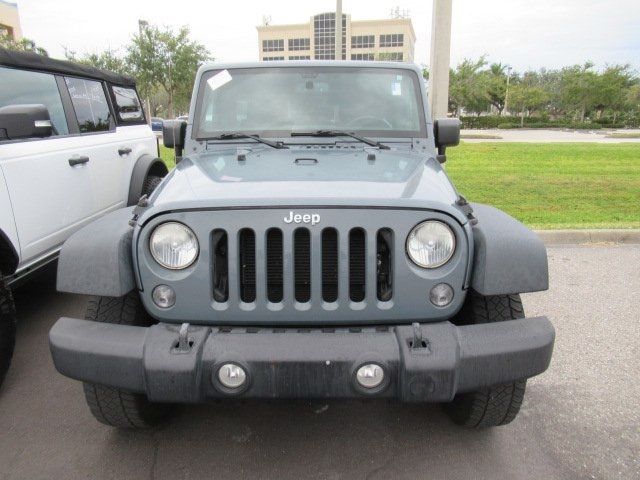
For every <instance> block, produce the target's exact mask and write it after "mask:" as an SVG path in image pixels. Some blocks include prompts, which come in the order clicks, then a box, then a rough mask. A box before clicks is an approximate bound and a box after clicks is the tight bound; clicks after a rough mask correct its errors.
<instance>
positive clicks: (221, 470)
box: [0, 245, 640, 480]
mask: <svg viewBox="0 0 640 480" xmlns="http://www.w3.org/2000/svg"><path fill="white" fill-rule="evenodd" d="M549 259H550V270H551V289H550V291H548V292H545V293H537V294H529V295H525V296H524V301H525V308H526V311H527V314H528V315H530V316H534V315H543V314H546V315H548V316H549V317H551V319H552V320H553V322H554V324H555V326H556V330H557V339H556V350H555V353H554V358H553V360H552V365H551V367H550V370H549V371H548V372H546V373H545V374H543V375H542V376H540V377H537V378H535V379H533V380H531V381H530V382H529V384H528V387H527V389H528V391H527V396H526V398H525V403H524V406H523V410H522V411H521V413H520V416H519V417H518V418H517V419H516V420H515V422H514V423H512V424H511V425H509V426H506V427H502V428H497V429H493V430H488V431H466V430H462V429H460V428H459V427H457V426H455V425H453V424H452V423H450V421H449V420H448V419H447V417H445V416H444V414H443V413H441V411H440V409H439V407H438V406H435V405H427V406H422V405H400V404H397V403H389V402H386V401H384V402H380V401H373V402H361V401H350V402H339V401H334V402H329V403H325V402H303V401H301V402H267V403H260V402H253V401H251V402H248V401H233V402H220V403H212V404H208V405H200V406H190V407H185V408H182V409H181V411H180V413H179V414H178V415H177V416H176V417H175V418H174V419H173V420H172V421H170V422H169V423H167V424H166V425H164V426H163V427H161V428H159V429H156V430H151V431H144V432H127V431H117V430H113V429H111V428H108V427H106V426H104V425H101V424H99V423H97V422H96V421H94V419H93V417H91V415H90V414H89V411H88V409H87V408H86V407H85V405H84V400H83V396H82V388H81V386H80V384H79V383H77V382H74V381H72V380H68V379H66V378H64V377H62V376H60V375H58V374H57V373H56V372H55V370H54V368H53V365H52V363H51V359H50V356H49V350H48V345H47V332H48V330H49V328H50V327H51V325H52V324H53V322H54V321H55V320H56V319H57V318H58V317H59V316H61V315H67V316H74V315H82V314H83V309H84V304H85V299H84V298H82V297H79V296H73V295H63V294H58V293H56V292H55V289H54V284H53V280H52V278H51V275H49V276H43V277H42V278H40V279H38V280H37V281H34V282H32V283H30V284H28V285H25V286H24V287H22V288H21V289H19V290H18V291H17V295H16V297H17V302H18V309H19V312H20V317H21V323H20V325H19V332H18V333H19V336H18V346H17V351H16V354H15V357H14V364H13V366H12V369H11V371H10V372H9V375H8V377H7V380H6V382H5V384H4V386H3V387H2V390H1V391H0V479H3V480H4V479H41V478H42V479H44V478H47V479H49V478H60V479H80V478H93V479H101V478H114V479H115V478H117V479H128V478H135V479H140V478H152V479H155V478H157V479H164V478H172V479H182V478H184V479H200V478H216V479H218V478H274V479H285V478H317V479H325V478H326V479H343V478H344V479H351V478H366V479H389V478H394V479H395V478H429V479H438V478H447V479H457V478H460V479H471V478H473V479H475V478H478V479H484V478H486V479H495V478H499V479H502V478H504V479H514V478H516V479H521V478H527V479H528V478H536V479H538V478H545V479H547V478H557V479H565V478H567V479H569V478H571V479H572V478H606V479H609V478H621V479H629V478H640V380H638V373H639V372H640V335H639V334H640V322H639V320H640V313H639V311H640V300H639V299H640V271H639V269H638V266H639V265H640V245H634V246H607V245H600V246H589V247H566V246H564V247H552V248H550V249H549Z"/></svg>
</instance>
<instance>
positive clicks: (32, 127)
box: [0, 104, 53, 140]
mask: <svg viewBox="0 0 640 480" xmlns="http://www.w3.org/2000/svg"><path fill="white" fill-rule="evenodd" d="M52 133H53V125H52V123H51V117H50V116H49V110H47V107H45V106H44V105H39V104H38V105H8V106H6V107H2V108H0V139H6V140H18V139H21V138H33V137H39V138H44V137H50V136H51V134H52Z"/></svg>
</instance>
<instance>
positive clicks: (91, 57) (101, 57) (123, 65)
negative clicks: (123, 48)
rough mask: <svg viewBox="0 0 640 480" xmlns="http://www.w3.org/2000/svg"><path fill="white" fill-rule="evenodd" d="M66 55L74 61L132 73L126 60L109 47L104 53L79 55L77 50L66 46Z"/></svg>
mask: <svg viewBox="0 0 640 480" xmlns="http://www.w3.org/2000/svg"><path fill="white" fill-rule="evenodd" d="M64 56H65V57H66V58H67V60H70V61H72V62H76V63H83V64H85V65H91V66H92V67H96V68H100V69H103V70H109V71H111V72H115V73H120V74H122V75H131V73H132V72H131V68H130V66H129V65H128V64H127V62H126V60H125V59H124V58H123V57H122V56H120V55H118V53H117V51H115V50H110V49H109V50H105V51H104V52H102V53H85V54H83V55H81V56H78V55H77V54H76V52H74V51H72V50H69V49H66V48H65V52H64Z"/></svg>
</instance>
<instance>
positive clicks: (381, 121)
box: [347, 115, 393, 128]
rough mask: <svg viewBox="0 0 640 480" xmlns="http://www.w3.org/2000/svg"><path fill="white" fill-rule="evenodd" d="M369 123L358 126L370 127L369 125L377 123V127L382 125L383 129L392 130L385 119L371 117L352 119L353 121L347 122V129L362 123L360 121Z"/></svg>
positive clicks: (364, 116) (391, 126)
mask: <svg viewBox="0 0 640 480" xmlns="http://www.w3.org/2000/svg"><path fill="white" fill-rule="evenodd" d="M367 120H368V121H369V125H358V126H360V127H366V126H371V125H370V124H371V123H377V124H378V125H384V127H386V128H393V125H391V123H389V121H388V120H387V119H386V118H381V117H374V116H373V115H363V116H361V117H357V118H354V119H353V120H350V121H349V122H347V127H351V126H354V124H357V123H358V122H362V121H365V122H366V121H367Z"/></svg>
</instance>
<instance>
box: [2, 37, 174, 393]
mask: <svg viewBox="0 0 640 480" xmlns="http://www.w3.org/2000/svg"><path fill="white" fill-rule="evenodd" d="M166 174H167V168H166V166H165V165H164V163H163V162H162V161H161V160H160V159H159V158H158V142H157V140H156V137H155V135H154V134H153V133H152V131H151V129H150V128H149V125H148V124H147V121H146V119H145V115H144V112H143V109H142V107H141V104H140V100H139V98H138V94H137V92H136V87H135V83H134V81H133V80H132V79H131V78H128V77H124V76H121V75H116V74H114V73H111V72H105V71H102V70H97V69H95V68H91V67H87V66H81V65H76V64H73V63H69V62H64V61H59V60H53V59H49V58H47V57H42V56H39V55H35V54H32V53H18V52H12V51H8V50H4V49H0V383H1V382H2V379H3V377H4V374H5V373H6V370H7V368H8V365H9V360H10V358H11V354H12V351H13V345H14V341H15V340H14V338H15V308H14V305H13V301H12V297H11V293H10V287H11V286H12V285H15V284H16V282H18V281H19V280H22V279H24V278H26V276H27V275H28V274H30V273H32V272H33V271H35V270H37V269H38V268H40V267H42V266H44V265H45V264H47V263H49V262H51V261H53V260H55V259H56V258H57V255H58V251H59V249H60V247H61V245H62V243H63V242H64V241H65V240H66V239H67V238H68V237H69V236H70V235H71V234H72V233H74V232H75V231H76V230H78V229H79V228H80V227H82V226H83V225H85V224H87V223H89V222H91V221H92V220H95V219H96V218H97V217H99V216H101V215H103V214H105V213H107V212H110V211H112V210H116V209H118V208H121V207H125V206H127V205H131V204H135V203H136V202H137V201H138V199H139V198H140V196H141V195H143V194H148V193H150V192H151V191H152V190H153V188H155V187H156V186H157V185H158V183H160V181H161V179H162V177H164V176H165V175H166Z"/></svg>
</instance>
